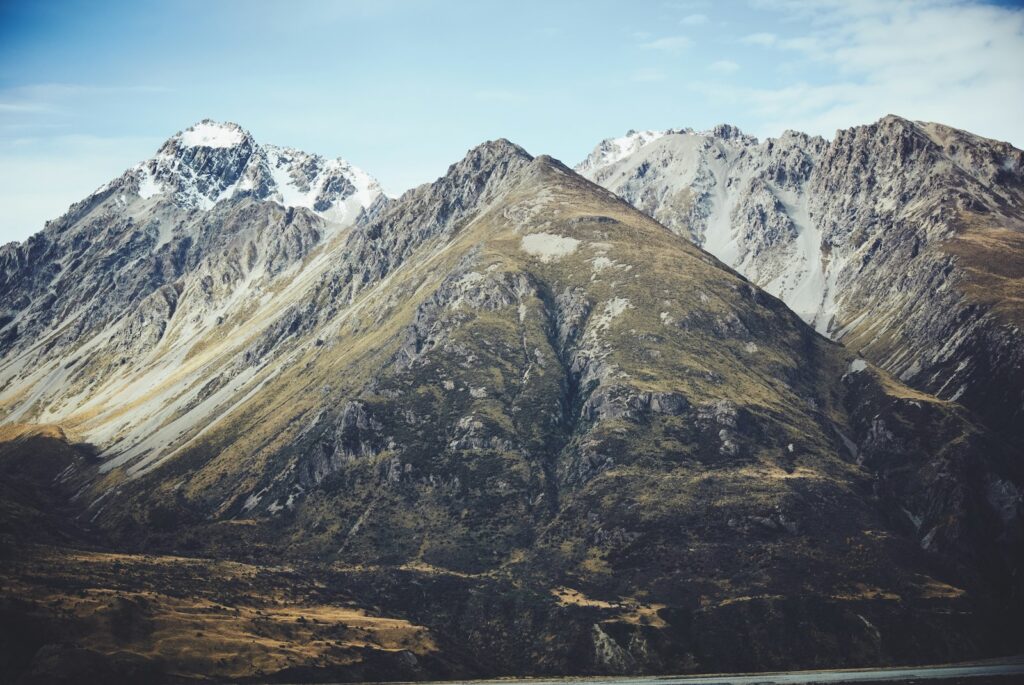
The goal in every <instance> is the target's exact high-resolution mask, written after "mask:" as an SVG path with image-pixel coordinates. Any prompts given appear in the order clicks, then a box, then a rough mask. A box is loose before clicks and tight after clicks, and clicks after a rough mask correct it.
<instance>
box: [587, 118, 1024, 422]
mask: <svg viewBox="0 0 1024 685" xmlns="http://www.w3.org/2000/svg"><path fill="white" fill-rule="evenodd" d="M613 147H614V148H615V150H618V151H620V153H619V154H609V149H610V148H613ZM1022 164H1024V153H1022V152H1021V151H1020V150H1017V149H1015V148H1013V147H1012V146H1010V145H1008V144H1006V143H999V142H996V141H992V140H986V139H983V138H980V137H978V136H974V135H971V134H970V133H966V132H964V131H959V130H956V129H952V128H949V127H946V126H942V125H939V124H926V123H919V122H911V121H907V120H904V119H901V118H899V117H894V116H889V117H885V118H884V119H882V120H881V121H879V122H877V123H876V124H873V125H870V126H861V127H857V128H853V129H848V130H844V131H839V132H838V133H837V134H836V137H835V139H834V140H832V141H831V142H826V141H825V140H823V139H821V138H816V137H810V136H806V135H803V134H800V133H794V132H787V133H785V134H783V135H782V136H781V137H779V138H777V139H769V140H766V141H764V142H761V143H759V142H758V141H757V140H756V139H754V138H751V137H749V136H744V135H742V134H741V133H739V132H738V131H736V130H735V129H734V128H732V127H718V128H715V129H714V130H712V131H708V132H705V133H694V132H693V131H690V130H683V131H667V132H664V133H658V132H645V133H643V134H636V133H633V134H632V135H629V136H627V137H626V138H625V139H619V140H618V141H614V140H613V141H605V142H604V143H602V144H600V145H599V146H598V147H597V148H596V149H595V151H594V153H592V154H591V156H590V157H589V158H588V159H587V160H585V161H584V162H583V163H581V164H580V165H579V166H578V167H577V169H578V170H579V171H580V172H581V173H582V174H584V175H585V176H587V177H588V178H590V179H592V180H594V181H596V182H598V183H600V184H601V185H603V186H604V187H606V188H608V189H610V190H612V191H614V192H616V193H617V194H619V195H621V196H622V197H623V198H625V199H626V200H628V201H629V202H630V203H632V204H633V205H634V206H636V207H637V208H639V209H641V210H642V211H644V212H646V213H648V214H650V215H651V216H653V217H654V218H656V219H657V220H658V221H660V222H662V223H663V224H665V225H666V226H668V227H669V228H671V229H673V230H674V231H676V232H677V233H679V234H680V235H684V236H687V237H689V238H690V239H692V240H693V241H694V242H695V243H696V244H698V245H700V246H702V247H704V248H705V249H707V250H708V251H710V252H711V253H712V254H714V255H715V256H717V257H718V258H719V259H721V260H722V261H724V262H725V263H726V264H728V265H729V266H732V267H733V268H735V269H737V270H738V271H740V272H741V273H743V274H744V275H746V276H747V277H748V278H750V279H751V280H752V281H754V282H755V283H757V284H759V285H760V286H762V287H763V288H765V290H767V291H768V292H770V293H772V294H774V295H777V296H778V297H780V298H782V299H783V300H784V301H785V302H786V303H787V304H788V305H789V306H790V307H791V308H792V309H793V310H794V311H795V312H797V313H798V314H799V315H800V316H801V317H802V318H803V319H804V320H805V321H807V322H808V323H810V324H811V325H813V326H814V327H815V328H816V329H817V330H818V331H819V332H822V333H827V334H828V335H830V336H831V337H832V338H834V339H836V340H838V341H840V342H843V343H844V344H845V345H847V346H848V347H850V348H851V349H854V350H859V351H860V352H861V353H863V354H864V355H865V356H866V357H867V358H868V359H871V360H872V361H874V362H875V363H876V364H878V365H879V366H881V367H882V368H884V369H886V370H888V371H890V372H892V373H893V374H895V375H897V376H898V377H899V378H901V379H902V380H903V381H905V382H907V383H909V384H910V385H912V386H914V387H917V388H920V389H923V390H925V391H927V392H931V393H935V394H937V395H938V396H939V397H942V398H945V399H952V400H957V401H960V402H962V403H963V404H965V405H966V406H968V407H970V408H971V409H972V410H974V411H975V412H976V413H977V414H978V415H979V416H981V417H982V418H983V419H984V420H985V421H987V422H988V423H989V424H990V425H991V426H993V427H994V428H996V429H997V430H999V431H1001V432H1003V433H1004V434H1005V435H1006V436H1007V437H1009V438H1011V439H1013V440H1017V441H1019V440H1020V439H1021V437H1022V433H1021V431H1022V430H1024V428H1022V427H1024V351H1022V350H1024V346H1022V345H1021V344H1020V330H1021V323H1022V321H1024V316H1022V309H1021V307H1020V304H1019V303H1020V297H1019V294H1020V292H1021V284H1022V278H1024V272H1022V271H1021V266H1020V265H1021V264H1022V263H1024V175H1022V174H1024V166H1022Z"/></svg>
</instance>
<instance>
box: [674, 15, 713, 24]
mask: <svg viewBox="0 0 1024 685" xmlns="http://www.w3.org/2000/svg"><path fill="white" fill-rule="evenodd" d="M679 23H680V24H682V25H683V26H700V25H701V24H706V23H708V15H706V14H687V15H686V16H685V17H683V18H682V19H680V20H679Z"/></svg>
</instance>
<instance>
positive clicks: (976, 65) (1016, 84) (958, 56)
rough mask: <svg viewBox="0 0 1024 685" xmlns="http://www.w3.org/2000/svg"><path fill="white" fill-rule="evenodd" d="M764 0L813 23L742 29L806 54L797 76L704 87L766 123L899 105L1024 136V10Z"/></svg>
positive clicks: (937, 1) (813, 121)
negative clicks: (775, 29) (786, 31)
mask: <svg viewBox="0 0 1024 685" xmlns="http://www.w3.org/2000/svg"><path fill="white" fill-rule="evenodd" d="M758 5H759V6H760V7H762V8H765V9H769V10H773V11H776V12H779V13H781V15H782V19H784V20H785V19H792V20H793V21H792V22H791V23H790V25H792V26H793V27H794V28H796V27H798V26H799V27H802V28H803V31H802V32H800V33H795V34H794V35H789V36H783V35H777V34H773V33H755V34H750V35H747V36H745V37H743V38H741V39H740V40H741V42H742V43H745V44H750V45H759V46H763V47H765V48H769V49H772V50H778V51H784V52H792V53H795V54H796V55H798V56H799V57H800V60H801V61H800V63H799V67H800V68H798V69H795V70H793V71H792V73H791V74H790V76H789V78H790V79H791V82H790V83H788V84H785V85H782V86H780V87H778V88H758V87H738V86H730V85H728V84H702V85H700V86H699V88H700V89H701V90H703V91H704V92H705V94H706V95H708V96H710V97H714V98H717V99H718V100H719V101H720V102H723V103H725V104H730V105H732V106H735V107H737V108H743V109H744V110H745V111H749V112H750V114H751V115H752V116H755V117H757V118H760V119H761V120H762V121H763V122H764V124H763V127H764V128H765V129H766V131H763V132H767V133H775V132H778V131H780V130H782V129H783V128H800V129H803V130H806V131H809V132H812V133H821V134H824V135H831V134H832V133H833V132H834V131H835V130H836V129H837V128H843V127H847V126H851V125H854V124H858V123H864V122H867V121H872V120H874V119H877V118H878V117H880V116H882V115H884V114H886V113H890V112H891V113H895V114H900V115H903V116H907V117H910V118H914V119H928V120H933V121H941V122H943V123H948V124H951V125H954V126H958V127H962V128H967V129H970V130H974V131H977V132H980V133H983V134H985V135H990V136H993V137H1001V138H1004V139H1011V140H1013V141H1014V142H1016V143H1017V144H1021V143H1024V129H1022V125H1021V120H1020V112H1022V111H1024V70H1021V68H1020V65H1021V64H1024V12H1021V11H1020V10H1016V9H1010V8H1005V7H998V6H994V5H983V4H974V3H952V2H946V1H945V0H907V1H905V2H901V3H899V4H892V3H888V2H879V1H877V0H866V1H865V2H857V3H841V2H838V1H833V0H822V1H821V2H816V3H802V2H795V1H792V0H759V1H758ZM797 19H799V20H800V21H796V20H797ZM780 73H782V72H780ZM787 73H789V72H787Z"/></svg>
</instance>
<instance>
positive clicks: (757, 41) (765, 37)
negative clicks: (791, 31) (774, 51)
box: [740, 33, 779, 47]
mask: <svg viewBox="0 0 1024 685" xmlns="http://www.w3.org/2000/svg"><path fill="white" fill-rule="evenodd" d="M778 40H779V37H778V36H776V35H775V34H774V33H751V34H750V35H747V36H743V37H742V38H740V42H741V43H745V44H747V45H761V46H764V47H771V46H773V45H775V43H776V42H777V41H778Z"/></svg>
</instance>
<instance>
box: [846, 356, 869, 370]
mask: <svg viewBox="0 0 1024 685" xmlns="http://www.w3.org/2000/svg"><path fill="white" fill-rule="evenodd" d="M866 368H868V363H867V362H866V361H864V360H863V359H854V360H853V361H852V362H850V368H849V370H848V371H847V373H860V372H861V371H863V370H864V369H866Z"/></svg>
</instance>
